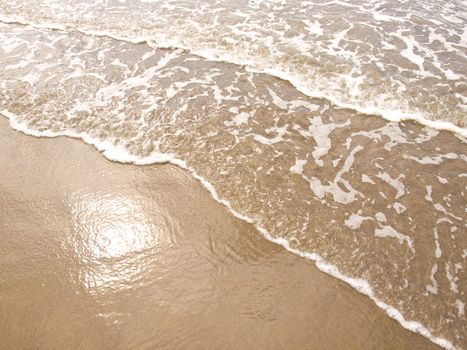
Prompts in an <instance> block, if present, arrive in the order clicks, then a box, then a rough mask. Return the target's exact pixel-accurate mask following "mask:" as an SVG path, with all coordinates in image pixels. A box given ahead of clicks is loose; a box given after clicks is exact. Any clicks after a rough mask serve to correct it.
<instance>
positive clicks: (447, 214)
mask: <svg viewBox="0 0 467 350" xmlns="http://www.w3.org/2000/svg"><path fill="white" fill-rule="evenodd" d="M159 4H160V6H159V5H157V3H150V2H145V1H141V2H138V1H131V2H121V3H120V2H119V3H117V2H106V3H100V2H97V3H96V4H93V3H89V4H88V3H86V2H79V3H77V4H75V3H74V2H73V3H71V2H70V3H68V2H66V1H65V2H60V3H57V4H55V5H54V4H50V3H48V2H47V1H44V2H40V1H39V2H33V3H31V4H29V3H28V4H26V3H25V2H21V1H6V2H4V3H2V4H1V5H0V9H1V11H2V12H1V14H2V16H3V17H2V18H3V20H4V21H5V22H8V24H6V23H4V24H1V25H0V38H1V43H2V44H1V45H0V65H1V66H2V67H4V69H3V70H2V71H0V79H1V80H0V111H1V113H2V114H3V115H5V116H6V117H8V118H9V119H10V123H11V125H12V126H13V127H14V128H16V129H18V130H22V131H24V132H26V133H29V134H33V135H36V136H59V135H67V136H72V137H79V138H82V139H83V140H84V141H86V142H87V143H90V144H94V145H95V146H96V147H97V148H98V149H100V150H101V151H103V153H104V155H105V156H106V157H107V158H110V159H112V160H116V161H120V162H133V163H138V164H150V163H156V162H167V161H170V162H172V163H174V164H177V165H180V166H181V167H183V168H185V169H188V170H190V171H191V172H192V174H193V175H195V176H196V177H197V178H199V179H202V181H203V184H204V185H205V186H206V187H207V188H208V189H209V190H210V192H211V194H212V195H213V196H214V198H216V199H217V200H219V201H222V202H223V203H224V204H226V205H227V206H228V207H229V208H230V209H231V212H232V213H233V214H235V215H236V216H237V217H240V218H243V219H245V220H246V221H248V222H252V223H255V225H256V227H257V229H258V230H259V232H258V234H262V235H263V236H265V237H266V238H268V239H269V240H271V241H273V242H275V243H278V244H280V245H282V246H283V247H284V248H286V249H288V250H289V251H292V252H293V253H295V254H297V255H301V256H304V257H306V258H308V259H312V260H315V261H316V263H317V266H318V267H319V268H320V269H321V270H323V271H325V272H327V273H329V274H331V275H333V276H335V277H337V278H339V279H342V280H344V281H346V282H347V283H349V284H350V285H352V286H353V287H354V288H356V289H357V290H359V291H360V292H362V293H364V294H367V295H368V296H369V297H370V298H371V299H373V300H374V301H375V303H376V304H377V305H378V306H379V307H380V308H383V309H384V310H386V311H387V313H388V314H389V315H390V316H391V317H393V318H395V319H397V320H398V321H399V322H400V323H401V324H402V325H403V326H404V327H406V328H409V329H412V330H414V331H417V332H419V333H421V334H423V335H425V336H427V337H429V338H430V339H432V340H433V341H434V342H437V343H438V344H441V345H442V346H444V347H446V348H452V347H459V348H466V347H467V343H466V342H467V322H466V315H465V302H466V297H465V293H466V290H467V284H466V281H467V275H466V267H465V259H466V258H467V236H466V233H467V230H466V220H465V219H466V210H467V209H466V201H465V198H466V193H465V191H466V184H467V179H466V178H467V164H466V162H467V156H466V154H465V153H466V152H465V150H466V140H465V138H464V137H463V136H461V135H466V133H465V129H462V126H463V125H464V121H465V103H464V101H465V100H466V98H467V97H466V96H465V91H466V90H465V87H466V86H467V83H466V79H465V76H466V72H465V63H466V59H465V55H464V54H463V52H465V47H466V46H465V39H464V37H465V35H464V34H463V33H464V27H465V18H464V17H462V15H459V14H462V13H463V11H464V10H465V8H464V7H465V6H464V5H463V4H461V3H459V4H454V3H453V5H452V6H446V7H445V8H444V7H443V10H440V11H439V12H437V13H435V12H436V11H437V10H439V7H440V5H439V4H437V3H436V2H433V1H432V2H430V4H428V5H426V6H425V7H426V8H425V7H423V6H420V5H419V4H418V3H416V2H415V3H414V5H410V6H409V5H408V4H407V3H402V2H401V3H400V7H399V10H395V9H394V8H392V7H388V6H385V4H384V3H382V2H374V3H372V4H371V6H370V5H367V4H359V3H357V2H355V3H352V4H345V3H341V2H339V1H336V2H332V3H326V4H318V3H314V4H312V3H303V4H302V5H303V6H302V5H300V6H299V5H298V4H297V3H296V2H293V1H291V2H277V3H276V2H271V3H270V4H269V5H266V4H265V3H264V2H261V1H260V2H249V3H248V4H247V3H244V4H243V3H242V4H243V7H242V6H239V4H238V3H236V2H234V3H232V4H231V5H227V4H224V3H222V4H217V3H216V4H214V3H211V2H206V3H204V2H202V3H200V4H199V7H198V8H196V9H195V10H194V11H195V12H194V14H196V13H198V12H201V13H202V14H204V15H203V16H200V17H196V16H195V15H194V14H193V16H189V15H188V13H187V12H186V11H187V4H186V3H184V2H183V1H178V2H162V3H159ZM386 5H388V4H386ZM76 6H78V7H76ZM173 6H175V7H173ZM177 6H178V7H177ZM255 6H257V7H255ZM64 9H67V11H65V10H64ZM236 9H238V10H239V11H240V13H239V12H236ZM313 10H316V13H315V12H313ZM229 11H230V13H232V14H233V13H235V15H233V17H235V18H236V19H234V18H231V17H229V16H228V12H229ZM101 13H104V14H105V15H103V16H102V19H101V20H97V19H96V18H97V17H96V16H97V15H98V14H101ZM122 13H126V14H128V15H129V16H130V17H131V18H132V21H130V22H129V23H127V22H124V21H120V22H119V21H118V20H117V18H119V16H121V14H122ZM148 13H151V14H152V15H148ZM213 13H216V16H214V17H213V16H210V14H213ZM312 14H315V15H316V16H315V17H313V18H314V20H315V22H313V23H311V22H310V23H307V22H306V20H307V19H306V18H311V17H309V16H311V15H312ZM173 16H175V17H173ZM341 17H342V18H343V19H342V20H338V19H337V18H341ZM195 18H196V19H195ZM239 18H242V19H243V20H239ZM333 18H334V19H335V21H333ZM463 18H464V19H463ZM14 21H16V22H21V23H29V24H30V25H20V24H18V23H11V22H14ZM212 21H214V22H212ZM332 23H335V24H334V25H332ZM305 24H306V26H305V27H307V28H308V32H307V33H305V32H306V31H305V27H304V25H305ZM39 27H44V28H42V29H40V28H39ZM52 27H54V28H63V29H64V30H51V28H52ZM216 28H217V29H219V28H222V29H225V30H226V31H228V33H229V35H227V36H225V37H224V36H223V35H222V33H223V32H222V30H220V29H219V30H217V31H216ZM270 28H271V30H270V32H269V29H270ZM247 29H248V30H247ZM104 33H107V34H108V35H110V36H112V37H114V38H111V37H109V36H102V35H103V34H104ZM177 33H178V34H177ZM247 34H248V35H247ZM295 34H296V35H295ZM302 34H303V35H302ZM363 38H365V40H363ZM229 40H230V41H229ZM131 41H133V42H140V43H131ZM229 43H230V44H229ZM164 45H172V46H177V47H179V48H169V49H163V48H160V46H164ZM307 45H308V46H307ZM183 49H185V50H183ZM330 50H331V51H332V52H331V51H330ZM190 52H191V53H190ZM193 53H196V54H197V55H194V54H193ZM240 58H242V59H243V61H241V60H240ZM227 61H229V62H234V63H237V64H232V63H228V62H227ZM261 72H262V73H261ZM266 73H268V74H266ZM275 76H280V77H283V78H287V79H288V80H282V79H279V78H277V77H275ZM297 88H299V89H297ZM299 90H300V91H301V92H300V91H299ZM311 96H317V97H320V98H317V97H311ZM359 111H360V112H359ZM362 111H366V112H369V111H372V112H378V113H379V114H362V113H361V112H362ZM382 117H384V118H386V119H393V120H398V121H399V122H398V123H397V122H389V121H387V120H385V119H384V118H382ZM407 118H409V119H410V118H412V119H415V120H418V121H419V122H421V123H422V124H427V125H431V126H432V127H437V128H439V129H449V130H451V131H456V133H453V132H451V131H441V130H438V129H434V128H428V127H425V126H423V125H422V124H420V123H416V122H415V121H411V120H407V121H405V122H401V121H400V120H403V119H407ZM443 120H444V121H449V123H447V122H443ZM88 205H89V206H90V207H89V208H90V209H88V210H92V211H98V210H100V209H99V208H98V207H96V204H93V203H92V202H91V203H89V204H88ZM102 205H103V206H104V208H105V207H112V202H109V203H107V202H105V203H103V204H102ZM129 205H130V204H129ZM73 210H78V211H79V210H80V209H79V208H77V209H73ZM121 215H127V214H126V212H122V213H121ZM141 220H142V218H141ZM77 225H80V224H77ZM140 229H141V227H139V226H132V225H130V226H128V227H127V228H125V230H124V231H125V232H127V234H128V235H129V236H130V237H131V236H132V235H134V234H136V233H137V232H138V230H140ZM96 230H97V231H96V232H98V231H99V229H98V228H96ZM91 231H93V230H91ZM81 241H83V240H78V242H81ZM84 241H85V240H84ZM77 244H81V243H77ZM141 244H143V245H144V244H145V242H144V241H143V242H141ZM83 249H84V248H83ZM99 249H103V250H106V249H111V250H112V249H115V250H116V252H117V254H120V253H119V249H120V248H119V247H118V245H117V247H113V246H112V245H110V246H109V247H99ZM102 254H104V253H102ZM104 256H105V254H104ZM83 278H86V276H83ZM113 278H116V279H117V280H119V279H120V278H123V280H125V278H126V277H125V276H118V277H116V276H114V277H113ZM129 278H130V279H131V277H129ZM93 283H97V286H100V284H99V283H103V285H105V283H107V282H106V281H105V280H104V281H94V282H93Z"/></svg>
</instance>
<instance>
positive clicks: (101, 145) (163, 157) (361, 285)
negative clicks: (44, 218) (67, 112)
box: [0, 110, 456, 350]
mask: <svg viewBox="0 0 467 350" xmlns="http://www.w3.org/2000/svg"><path fill="white" fill-rule="evenodd" d="M0 115H3V116H4V117H5V118H7V119H8V121H9V124H10V126H11V127H12V128H13V129H14V130H17V131H20V132H22V133H24V134H26V135H30V136H34V137H38V138H40V137H48V138H54V137H63V136H65V137H70V138H75V139H81V140H82V141H84V142H85V143H87V144H89V145H92V146H94V147H95V148H96V149H97V150H98V151H100V152H101V153H102V154H103V155H104V156H105V157H106V158H107V159H109V160H111V161H114V162H118V163H129V164H135V165H150V164H163V163H170V164H173V165H176V166H179V167H180V168H182V169H184V170H186V171H189V172H190V173H191V175H192V176H193V177H194V178H195V179H197V180H198V181H199V182H200V183H201V184H202V185H203V186H204V187H205V188H206V189H207V190H208V191H209V193H210V194H211V196H212V197H213V198H214V200H216V201H217V202H219V203H221V204H222V205H224V206H225V207H227V209H228V210H229V211H230V213H231V214H232V215H233V216H235V217H236V218H238V219H240V220H243V221H245V222H247V223H250V224H252V225H254V227H255V228H256V229H257V230H258V231H259V232H260V233H261V235H262V236H263V237H264V238H266V239H267V240H268V241H270V242H273V243H275V244H278V245H280V246H282V247H283V248H285V249H286V250H287V251H289V252H291V253H293V254H295V255H298V256H300V257H302V258H305V259H308V260H311V261H313V262H314V263H315V265H316V267H317V268H318V269H319V270H320V271H322V272H324V273H326V274H328V275H331V276H332V277H334V278H337V279H339V280H341V281H343V282H345V283H347V284H348V285H350V286H351V287H353V288H354V289H356V290H357V291H358V292H359V293H361V294H364V295H366V296H368V297H369V298H370V299H371V300H372V301H373V302H374V303H375V304H376V306H378V307H379V308H380V309H383V310H384V311H385V312H386V314H387V315H388V316H389V317H391V318H392V319H394V320H396V321H397V322H399V324H400V325H401V326H402V327H403V328H406V329H408V330H410V331H412V332H414V333H418V334H420V335H422V336H424V337H426V338H427V339H428V340H430V341H431V342H433V343H434V344H437V345H439V346H441V347H442V348H444V349H447V350H456V347H455V346H454V345H453V344H452V343H451V342H450V341H449V340H447V339H445V338H441V337H436V336H434V335H433V334H432V333H431V332H430V331H429V330H428V329H427V328H426V327H425V326H424V325H422V324H421V323H420V322H417V321H411V320H406V319H405V318H404V316H403V315H402V313H401V312H400V311H399V310H397V309H396V308H395V307H393V306H391V305H389V304H387V303H385V302H383V301H381V300H379V299H378V298H377V297H376V296H375V294H374V291H373V288H372V287H371V286H370V284H369V283H368V281H366V280H364V279H358V278H352V277H348V276H346V275H344V274H343V273H341V272H340V271H339V269H338V267H337V266H335V265H332V264H329V263H327V262H326V261H325V260H324V259H323V258H322V257H321V256H320V255H318V254H316V253H308V252H303V251H301V250H298V249H295V248H292V247H291V246H290V242H289V241H288V240H286V239H285V238H282V237H279V238H276V237H273V236H272V235H271V234H270V232H269V231H268V230H267V229H265V228H264V227H262V226H261V225H260V224H259V222H258V221H257V220H255V219H253V218H250V217H248V216H246V215H243V214H241V213H239V212H238V211H236V210H235V209H234V208H233V207H232V204H231V203H230V202H229V201H227V200H225V199H223V198H222V197H220V196H219V194H218V193H217V191H216V189H215V188H214V186H213V185H212V184H211V183H210V182H209V181H207V180H206V179H205V178H203V177H202V176H200V175H198V173H197V172H196V170H194V169H193V168H192V167H190V166H189V165H188V164H187V163H186V162H185V161H184V160H181V159H178V158H176V156H175V155H172V154H168V153H155V154H153V155H151V156H149V157H145V158H140V157H137V156H134V155H131V154H129V153H128V152H127V151H126V150H125V149H124V147H121V146H116V145H114V144H113V143H111V142H102V141H99V140H96V139H93V138H92V137H90V136H89V135H87V134H85V133H76V132H72V131H64V132H60V133H58V132H53V131H37V130H33V129H30V128H28V127H27V125H26V124H25V123H20V122H18V121H17V115H16V114H14V113H11V112H9V111H8V110H2V111H0Z"/></svg>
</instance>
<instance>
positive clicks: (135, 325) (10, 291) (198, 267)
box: [0, 118, 438, 349]
mask: <svg viewBox="0 0 467 350" xmlns="http://www.w3.org/2000/svg"><path fill="white" fill-rule="evenodd" d="M0 157H1V158H0V164H1V169H0V286H1V287H0V348H1V349H253V348H254V349H435V348H438V347H437V346H435V345H433V344H432V343H430V342H429V341H428V340H427V339H425V338H423V337H422V336H419V335H417V334H414V333H412V332H410V331H407V330H405V329H403V328H402V327H401V326H400V325H399V324H398V323H397V322H395V321H394V320H392V319H390V318H389V317H388V316H387V315H386V314H385V313H384V311H382V310H380V309H378V308H377V307H376V306H375V305H374V304H373V302H372V301H370V300H369V299H368V298H367V297H365V296H363V295H360V294H359V293H357V292H356V291H355V290H353V289H352V288H351V287H349V286H348V285H346V284H345V283H343V282H341V281H339V280H336V279H334V278H332V277H329V276H327V275H325V274H323V273H321V272H320V271H319V270H318V269H317V268H316V267H315V266H314V265H313V263H312V262H310V261H307V260H304V259H302V258H300V257H297V256H295V255H293V254H291V253H289V252H287V251H285V250H284V249H283V248H282V247H280V246H276V245H275V244H273V243H271V242H268V241H267V240H265V239H264V238H262V237H261V235H260V234H259V233H258V232H257V230H256V229H255V228H254V227H253V226H252V225H250V224H247V223H245V222H242V221H241V220H239V219H237V218H235V217H233V216H232V215H231V214H230V213H229V212H228V210H227V209H226V208H225V207H223V206H222V205H221V204H219V203H217V202H216V201H214V200H213V199H212V198H211V196H210V194H209V193H208V191H207V190H206V189H204V188H203V186H202V185H201V184H200V183H199V182H198V181H197V180H195V179H193V178H192V176H191V175H190V174H189V173H188V172H186V171H184V170H182V169H180V168H177V167H175V166H173V165H168V164H167V165H151V166H134V165H128V164H119V163H113V162H110V161H108V160H107V159H105V158H104V157H103V156H102V155H100V154H99V153H98V152H97V151H96V150H95V149H94V148H92V147H91V146H88V145H86V144H84V143H83V142H81V141H78V140H73V139H68V138H55V139H44V138H41V139H39V138H34V137H30V136H26V135H23V134H21V133H18V132H16V131H14V130H12V129H11V128H10V127H9V125H8V122H7V121H6V120H4V119H3V118H2V119H0Z"/></svg>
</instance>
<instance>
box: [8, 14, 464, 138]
mask: <svg viewBox="0 0 467 350" xmlns="http://www.w3.org/2000/svg"><path fill="white" fill-rule="evenodd" d="M0 22H3V23H7V24H8V23H11V24H22V25H26V26H30V27H32V28H38V29H54V30H62V31H69V30H76V31H79V32H81V33H83V34H86V35H92V36H101V37H102V36H104V37H109V38H112V39H116V40H120V41H127V42H130V43H134V44H140V43H147V44H148V45H149V46H151V47H153V48H171V49H183V50H186V51H188V52H190V53H192V54H194V55H197V56H200V57H202V58H204V59H207V60H211V61H216V62H227V63H232V64H236V65H239V66H243V67H245V69H246V70H247V71H250V72H256V73H266V74H269V75H271V76H275V77H277V78H280V79H283V80H286V81H288V82H290V83H291V84H292V85H293V86H294V87H295V88H296V89H297V90H298V91H300V92H301V93H303V94H305V95H307V96H309V97H315V98H322V99H326V100H328V101H330V102H332V103H333V104H334V105H336V106H338V107H342V108H349V109H353V110H355V111H357V112H359V113H362V114H366V115H379V116H381V117H383V118H384V119H386V120H388V121H392V122H401V121H405V120H413V121H416V122H417V123H419V124H421V125H425V126H428V127H430V128H433V129H437V130H446V131H451V132H453V133H457V134H460V135H461V136H463V137H467V129H466V128H462V127H459V126H457V125H455V124H453V123H452V122H450V121H445V120H431V119H430V118H428V117H426V116H425V115H423V114H422V113H421V112H420V111H405V110H401V109H398V108H397V107H394V106H391V108H387V107H385V106H384V104H383V105H378V104H376V105H375V103H377V99H373V100H371V101H370V100H369V101H367V102H366V103H367V104H365V105H364V104H362V101H358V103H357V102H352V101H348V100H346V99H345V98H344V97H343V96H340V95H337V94H336V93H333V89H327V91H326V92H323V91H322V90H319V89H318V88H316V87H314V85H313V84H311V85H310V84H307V82H306V80H305V79H303V76H302V75H294V74H291V73H289V72H288V71H287V69H285V68H283V69H281V68H277V67H274V68H272V67H268V64H265V62H262V61H261V60H259V61H258V62H254V61H253V60H252V59H251V58H248V57H240V56H238V55H235V54H234V53H233V52H225V51H223V50H220V49H219V50H216V49H215V48H209V49H206V48H205V49H197V48H194V47H190V46H188V45H186V44H185V43H184V42H182V41H181V40H177V39H176V38H162V36H159V37H158V40H154V38H152V37H149V36H144V35H141V36H136V35H135V36H132V37H130V36H124V35H121V34H116V33H114V32H111V31H104V30H89V29H87V28H82V27H79V26H78V27H72V28H68V27H67V26H66V25H63V24H59V23H53V22H47V23H35V22H32V21H28V20H26V19H24V18H21V17H20V16H6V15H4V14H0ZM407 42H409V41H407ZM407 42H406V43H407ZM410 57H411V58H412V59H415V58H414V56H410ZM415 60H416V59H415ZM417 62H418V63H420V62H419V61H417ZM349 79H354V78H352V77H350V76H348V77H347V80H349ZM276 102H279V104H282V103H281V101H279V100H277V101H276ZM284 102H285V101H284Z"/></svg>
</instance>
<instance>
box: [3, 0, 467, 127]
mask: <svg viewBox="0 0 467 350" xmlns="http://www.w3.org/2000/svg"><path fill="white" fill-rule="evenodd" d="M0 14H1V18H2V20H3V21H6V22H12V21H13V22H19V23H27V24H30V25H34V26H38V27H50V28H61V29H66V30H80V31H82V32H84V33H92V34H97V35H107V36H111V37H114V38H118V39H124V40H128V41H131V42H133V43H136V42H147V43H148V44H149V45H150V46H153V47H159V48H164V47H165V48H169V47H170V48H182V49H185V50H188V51H189V52H191V53H194V54H197V55H199V56H201V57H204V58H208V59H210V60H219V61H225V62H230V63H235V64H238V65H244V66H246V67H247V68H248V69H249V70H251V71H253V72H264V73H268V74H271V75H274V76H277V77H280V78H282V79H285V80H288V81H290V82H291V83H292V84H293V85H294V86H295V87H296V88H298V89H299V90H300V92H302V93H304V94H306V95H308V96H311V97H317V98H326V99H328V100H330V101H332V102H333V103H334V104H335V105H337V106H340V107H344V108H352V109H355V110H356V111H358V112H360V113H366V114H378V115H381V116H383V117H384V118H385V119H387V120H390V121H400V120H408V119H412V120H416V121H418V122H419V123H421V124H423V125H427V126H430V127H433V128H437V129H441V130H451V131H454V132H457V133H460V134H462V135H463V136H466V135H467V131H466V129H465V128H464V126H465V123H466V115H467V113H466V112H467V95H466V93H465V92H466V88H467V82H466V79H465V68H464V67H465V66H467V59H466V55H465V52H466V49H467V46H466V36H465V26H466V23H467V22H466V20H465V18H466V16H464V15H466V14H467V11H466V7H465V5H464V4H463V3H462V2H459V3H456V2H454V3H453V4H452V5H450V6H445V4H444V3H443V2H439V1H430V2H428V3H427V2H423V3H421V2H417V1H414V2H410V4H408V3H406V2H404V1H400V2H396V3H391V4H390V5H389V4H386V3H384V2H377V1H375V2H369V3H367V4H360V3H356V2H355V3H353V2H342V1H329V2H318V1H317V2H310V1H305V2H303V1H301V2H298V1H229V2H218V1H203V2H201V3H200V4H198V6H196V7H195V8H194V7H193V5H192V2H191V1H180V0H177V1H164V2H160V1H145V0H139V1H97V2H95V1H92V2H91V1H80V2H75V1H64V0H62V1H59V2H56V1H54V2H51V1H37V2H33V3H31V2H25V1H6V2H4V3H2V4H0ZM122 18H125V19H127V20H124V21H122V20H121V19H122Z"/></svg>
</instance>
